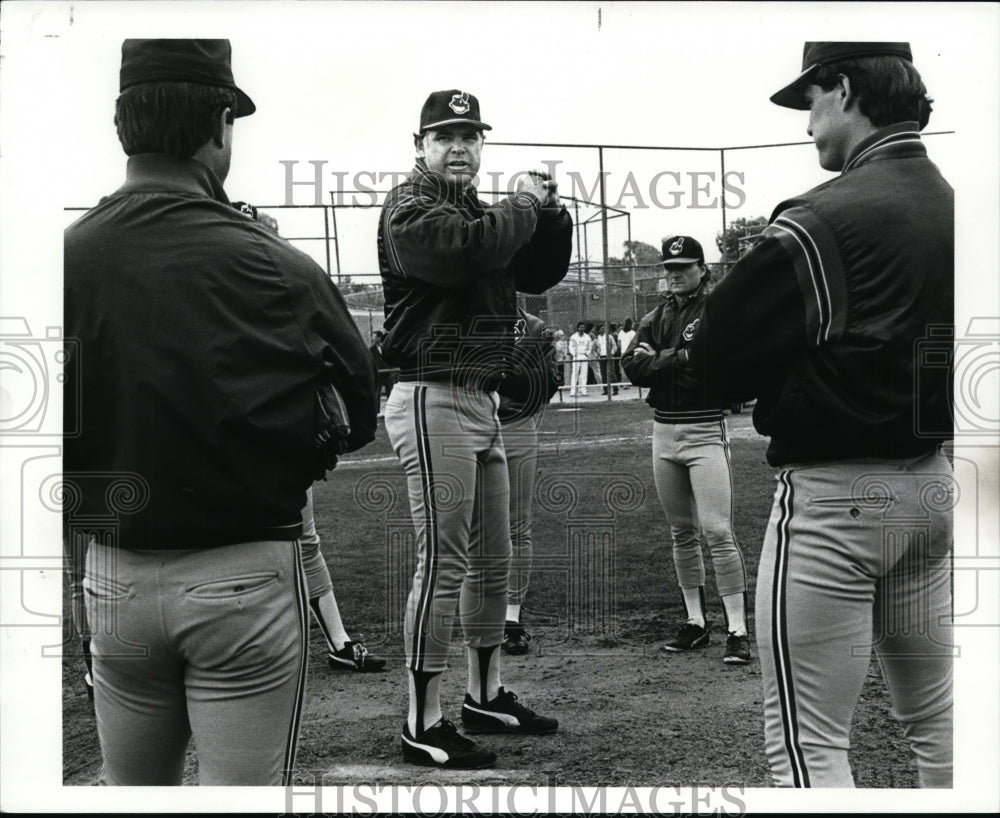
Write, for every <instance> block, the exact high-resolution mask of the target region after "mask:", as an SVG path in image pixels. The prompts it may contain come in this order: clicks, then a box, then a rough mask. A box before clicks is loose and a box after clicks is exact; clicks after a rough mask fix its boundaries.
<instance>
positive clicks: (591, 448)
mask: <svg viewBox="0 0 1000 818" xmlns="http://www.w3.org/2000/svg"><path fill="white" fill-rule="evenodd" d="M578 408H579V411H574V407H573V406H571V405H569V404H568V403H567V404H563V405H562V406H560V405H559V404H558V403H557V404H554V405H553V406H552V407H551V408H550V412H549V414H548V415H547V416H546V418H545V422H544V424H543V430H544V431H546V434H545V435H544V436H543V444H542V455H543V456H542V457H541V459H540V463H539V491H538V497H539V500H540V502H539V506H538V508H537V512H536V521H535V538H534V539H535V547H536V556H537V558H538V560H539V563H540V564H542V565H543V567H542V568H540V569H539V570H538V571H536V572H535V573H534V574H533V576H532V585H531V590H530V591H529V594H528V598H527V601H526V603H525V613H524V621H525V623H526V626H527V627H528V630H529V632H530V633H531V634H532V637H533V641H532V643H531V644H532V652H531V653H529V654H528V655H527V656H522V657H507V658H505V659H504V669H503V679H504V683H505V684H506V685H507V687H508V688H510V689H513V690H515V691H516V692H518V694H519V695H520V696H521V697H522V699H523V700H524V702H525V703H526V704H528V705H529V706H531V707H533V708H534V709H536V710H538V711H540V712H542V713H544V714H546V715H553V716H556V717H557V718H559V720H560V729H559V732H558V733H556V734H555V735H551V736H543V737H536V738H524V737H517V736H489V737H484V740H483V743H485V744H488V745H489V746H490V747H492V748H493V749H495V750H496V752H497V753H498V755H499V762H498V764H497V766H496V768H495V769H493V770H484V771H478V772H474V773H470V772H458V771H456V772H444V771H437V770H434V771H430V770H425V769H421V768H414V767H409V766H404V765H403V764H402V762H401V758H400V752H399V731H400V727H401V725H402V722H403V719H404V718H405V714H406V682H405V677H404V672H403V669H402V668H403V665H402V657H401V650H400V648H401V639H400V637H399V632H400V628H401V603H402V601H404V600H405V591H406V587H405V585H406V582H405V580H406V579H407V572H408V571H410V570H411V565H412V563H411V560H412V554H410V553H408V552H406V551H405V548H404V549H403V551H402V552H400V551H399V550H398V546H397V545H394V544H395V543H398V542H399V538H398V537H395V536H393V534H394V532H399V531H401V530H405V524H406V510H405V507H404V504H403V503H402V500H403V499H404V497H405V495H404V494H403V480H402V476H401V474H400V472H399V469H398V466H397V465H396V464H395V459H394V458H393V457H392V453H391V450H390V448H389V446H388V442H387V441H386V440H385V435H384V430H381V429H380V432H379V436H378V438H377V440H376V441H375V442H374V443H373V444H372V445H371V446H369V447H368V448H366V449H365V450H363V451H362V452H359V453H357V454H356V455H354V456H352V457H351V458H348V459H345V462H344V463H342V464H341V466H340V467H339V468H338V469H337V471H336V472H334V474H333V475H331V477H330V479H329V481H328V482H326V483H322V484H319V485H318V486H317V487H316V489H315V490H314V491H315V502H316V516H317V523H318V526H319V530H320V534H321V536H322V538H323V550H324V553H325V555H326V557H327V560H328V563H329V565H330V571H331V574H332V575H333V581H334V588H335V591H336V594H337V598H338V601H339V604H340V607H341V611H342V614H343V617H344V620H345V622H346V623H347V625H348V628H349V630H351V631H352V632H354V631H361V632H363V633H364V634H365V635H366V641H367V643H368V645H369V647H370V648H372V649H374V650H376V651H377V652H379V653H380V654H382V655H384V656H387V657H388V658H389V664H388V670H387V672H384V673H379V674H370V675H358V674H351V673H347V674H345V673H336V672H332V671H330V670H328V669H327V667H326V663H325V654H324V651H323V645H322V640H321V637H320V635H319V631H318V630H317V629H313V631H312V646H311V657H310V667H309V682H308V696H307V700H306V705H305V712H304V718H303V723H302V732H301V737H300V742H299V755H298V762H297V777H298V780H299V781H300V782H304V783H312V782H314V781H317V780H320V779H321V780H322V781H323V783H325V784H329V785H336V784H350V783H365V784H371V783H382V784H393V783H410V784H418V783H421V782H427V781H434V782H436V783H441V784H450V783H460V782H477V783H481V784H514V783H518V784H533V785H536V786H553V785H556V786H560V785H565V786H569V785H574V784H579V785H593V786H626V785H634V786H655V785H662V786H674V785H693V784H699V785H707V786H723V785H734V786H743V787H748V788H750V787H764V786H768V785H769V778H768V773H767V765H766V761H765V758H764V751H763V723H762V713H761V681H760V666H759V663H758V662H757V661H756V658H755V661H754V662H753V663H751V664H750V665H749V666H746V667H733V666H727V665H724V664H723V663H722V661H721V659H722V650H723V645H724V643H723V638H722V636H721V634H720V630H719V629H718V628H717V629H716V631H715V638H714V640H713V644H712V645H711V646H710V647H709V648H708V649H706V650H704V651H700V652H697V653H693V654H673V655H667V654H664V653H663V652H662V651H660V650H659V646H660V645H661V644H662V642H663V641H664V639H665V638H666V637H668V636H671V635H673V633H674V632H675V629H676V627H677V623H678V620H679V618H680V616H681V611H682V603H681V599H680V595H679V592H678V590H677V588H676V580H675V577H674V574H673V567H672V564H671V562H670V559H669V550H668V549H667V547H666V545H665V535H666V529H665V524H664V522H663V519H662V512H661V511H660V508H659V504H658V502H657V500H656V495H655V492H654V491H653V487H652V473H651V467H650V464H649V457H650V455H649V451H650V443H649V434H650V428H649V426H650V420H649V410H648V408H647V407H646V406H645V405H644V404H642V403H640V402H638V401H635V400H625V401H615V402H614V403H610V404H609V403H606V402H601V401H590V402H588V404H586V405H583V406H580V407H578ZM729 426H730V431H731V438H732V455H733V468H734V480H735V484H736V492H737V498H736V533H737V537H738V538H739V539H740V542H741V544H742V546H743V548H744V553H745V556H746V562H747V568H748V572H749V574H750V576H749V577H748V579H749V582H750V584H751V589H752V587H753V582H754V580H755V573H756V565H757V560H758V556H759V551H760V540H761V536H762V534H763V531H764V527H765V525H766V521H767V515H768V511H769V508H770V501H771V495H772V493H773V476H772V474H773V471H772V469H770V467H768V466H767V465H766V463H765V462H764V448H765V446H764V441H762V440H760V439H759V438H757V437H756V435H755V434H754V433H753V430H752V427H751V426H750V417H749V414H742V415H738V416H732V417H731V418H730V419H729ZM567 485H569V486H572V487H573V491H574V492H575V494H574V495H573V498H572V501H571V502H570V501H567V500H565V494H566V490H565V486H567ZM609 485H615V486H618V489H616V490H609V489H608V486H609ZM560 486H562V487H563V489H562V490H560ZM546 492H547V494H546ZM560 498H563V499H560ZM581 543H583V544H584V545H581ZM587 543H589V545H586V544H587ZM581 548H583V550H582V551H581V550H580V549H581ZM574 549H575V550H574ZM587 549H589V550H587ZM595 549H596V550H595ZM601 549H605V550H604V551H602V550H601ZM588 555H589V556H588ZM584 557H585V558H584ZM600 560H603V561H600ZM597 566H602V567H600V568H598V567H597ZM708 570H709V579H708V583H707V589H706V590H707V591H708V596H709V609H708V614H709V618H710V619H712V620H714V621H715V622H721V621H722V609H721V605H720V604H719V601H718V597H717V595H716V594H715V593H714V584H713V583H714V581H713V578H712V576H711V565H710V562H709V564H708ZM588 571H589V572H590V573H589V574H587V572H588ZM584 574H586V576H584ZM584 587H586V588H588V589H589V591H588V593H587V594H584V595H581V593H580V589H581V588H584ZM750 598H751V604H752V590H751V594H750ZM581 600H582V601H581ZM751 627H752V619H751ZM81 669H82V660H80V659H79V658H76V657H72V656H69V657H67V658H66V659H65V660H64V666H63V679H64V696H63V741H64V746H63V776H64V782H65V783H66V784H68V785H74V784H81V785H86V784H91V783H93V781H94V780H95V778H96V775H97V773H98V770H99V764H100V761H99V760H100V752H99V747H98V743H97V738H96V731H95V726H94V718H93V712H92V708H91V705H90V703H89V702H88V700H87V698H86V695H85V692H84V687H83V680H82V671H81ZM464 678H465V659H464V656H463V655H462V649H461V647H460V646H459V645H458V643H457V642H456V645H455V648H454V657H453V659H452V662H451V669H450V671H449V672H447V673H446V674H445V677H444V682H443V685H442V688H443V689H442V699H443V703H444V707H445V711H446V714H447V715H449V716H450V717H451V718H453V719H455V720H456V721H457V720H458V716H459V710H460V706H461V701H462V697H463V694H464ZM851 740H852V752H851V762H852V766H853V768H854V771H855V778H856V780H857V782H858V784H859V785H860V786H872V787H915V786H916V772H915V769H914V767H913V764H912V762H911V761H910V758H909V754H908V751H907V750H906V748H905V746H904V744H903V740H902V737H901V734H900V731H899V729H898V727H897V725H896V723H895V722H894V721H893V719H892V717H891V715H890V712H889V704H888V698H887V695H886V693H885V687H884V683H883V682H882V679H881V676H880V672H879V669H878V665H877V663H875V662H872V664H871V667H870V670H869V675H868V680H867V683H866V685H865V688H864V691H863V694H862V697H861V700H860V702H859V704H858V707H857V710H856V712H855V718H854V727H853V730H852V737H851ZM188 761H189V763H188V766H187V770H186V774H185V783H196V781H197V766H196V765H197V762H196V759H195V757H194V753H193V752H190V753H189V760H188Z"/></svg>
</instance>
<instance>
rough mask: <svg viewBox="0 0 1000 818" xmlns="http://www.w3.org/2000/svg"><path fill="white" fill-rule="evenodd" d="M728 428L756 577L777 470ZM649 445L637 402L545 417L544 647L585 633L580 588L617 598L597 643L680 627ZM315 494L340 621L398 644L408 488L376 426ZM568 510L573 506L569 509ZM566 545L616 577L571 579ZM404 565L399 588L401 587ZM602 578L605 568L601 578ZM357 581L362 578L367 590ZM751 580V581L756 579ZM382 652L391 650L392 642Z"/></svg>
mask: <svg viewBox="0 0 1000 818" xmlns="http://www.w3.org/2000/svg"><path fill="white" fill-rule="evenodd" d="M730 426H731V428H732V431H733V432H734V433H735V434H736V435H737V437H736V439H735V440H734V441H733V466H734V471H735V474H734V475H733V478H734V481H735V484H736V485H737V487H738V492H737V494H736V498H735V515H734V517H735V525H736V535H737V537H738V539H739V541H740V542H741V543H742V544H743V546H744V549H745V552H746V557H747V560H746V561H747V567H748V569H749V570H751V571H752V570H753V568H754V567H755V566H756V564H757V556H758V554H759V549H760V542H761V539H762V537H763V532H764V527H765V525H766V523H767V515H768V513H769V511H770V503H771V496H772V494H773V492H774V480H773V476H772V475H773V470H772V469H771V468H770V467H769V466H768V465H767V464H766V462H765V460H764V448H765V442H764V441H763V440H762V439H760V438H758V437H756V436H755V435H753V436H748V435H740V431H741V430H742V431H749V430H750V428H749V427H750V417H749V415H740V416H733V417H731V418H730ZM650 435H651V422H650V411H649V408H648V407H647V406H646V404H645V403H644V402H640V401H637V400H627V401H621V400H619V401H614V402H610V403H609V402H604V401H595V402H592V403H587V404H581V408H580V409H579V410H573V409H571V408H570V407H569V404H564V405H563V406H560V405H559V404H558V403H556V404H553V405H552V406H550V407H549V408H548V411H547V412H546V414H545V417H544V419H543V423H542V432H541V441H542V442H541V446H540V457H539V477H538V484H537V486H536V488H537V491H536V495H537V496H540V497H541V498H542V501H541V502H537V501H536V503H535V513H534V522H533V542H534V549H535V555H536V558H537V560H536V561H537V566H538V567H536V569H535V570H534V571H533V573H532V577H531V586H530V589H529V591H528V598H527V601H526V603H525V606H526V613H525V617H526V620H527V621H529V622H534V623H535V624H536V626H538V625H545V626H547V627H549V628H551V629H553V632H550V633H549V639H551V638H552V637H553V636H554V635H555V633H554V630H555V629H571V628H573V626H574V625H575V626H577V628H576V629H577V630H579V629H580V626H586V625H587V624H588V623H586V622H574V621H571V619H572V617H571V611H570V599H569V596H570V592H571V591H572V590H573V588H572V586H573V584H574V583H575V582H576V581H577V580H585V579H589V580H592V581H593V582H595V583H599V584H600V585H601V586H602V587H601V588H600V589H598V590H600V591H602V592H603V591H604V590H607V591H608V592H609V595H613V597H614V610H613V611H608V610H607V605H606V604H605V605H602V606H601V607H602V610H599V611H594V612H592V613H593V614H594V615H595V616H600V617H601V618H602V622H603V627H604V628H605V629H606V630H607V632H606V633H603V634H599V635H605V636H609V637H610V636H615V635H617V636H620V637H622V638H627V639H637V638H650V639H660V638H662V637H663V636H664V635H665V633H666V632H665V630H664V623H666V624H669V627H670V628H672V627H673V622H674V620H675V619H678V618H680V617H682V614H683V604H682V601H681V598H680V594H679V591H678V589H677V583H676V578H675V574H674V569H673V563H672V561H671V556H670V548H669V543H668V533H667V528H666V524H665V521H664V518H663V512H662V510H661V508H660V505H659V501H658V500H657V497H656V492H655V489H654V487H653V478H652V465H651V454H650V452H651V443H650ZM609 487H612V488H611V489H610V492H611V493H612V497H611V502H610V503H609V501H608V498H607V497H606V495H607V494H608V493H609ZM313 493H314V503H315V509H316V522H317V526H318V529H319V533H320V536H321V537H322V539H323V543H324V552H325V553H326V554H327V559H328V563H329V566H330V572H331V574H332V575H333V577H334V586H335V591H336V594H337V599H338V602H339V604H340V607H341V610H342V612H343V615H344V617H345V621H347V622H350V623H354V624H356V625H357V626H358V627H359V628H360V629H362V630H364V631H365V633H366V634H367V635H368V636H369V638H376V639H377V638H378V637H379V636H380V635H381V634H385V635H387V636H393V635H394V634H395V633H398V628H397V630H396V631H393V627H394V625H396V624H398V623H396V622H395V620H394V615H395V613H396V612H397V611H399V610H400V608H401V605H402V604H403V602H404V601H405V596H406V593H407V592H408V590H409V580H410V578H411V577H412V561H411V559H412V556H411V555H410V554H408V553H407V555H406V556H408V557H410V559H407V560H406V564H405V565H399V566H397V565H395V564H394V563H396V562H398V558H399V557H400V556H402V554H400V551H401V550H402V549H399V548H398V546H397V545H396V544H395V543H396V541H397V540H398V536H397V535H399V534H401V533H402V534H404V535H405V534H406V533H407V532H408V529H409V527H410V518H409V507H408V505H407V501H406V494H405V481H404V479H403V476H402V471H401V469H400V468H399V466H398V464H397V461H396V458H395V456H394V455H393V454H392V449H391V447H390V446H389V443H388V440H387V439H386V437H385V432H384V429H382V428H381V427H380V429H379V435H378V437H377V438H376V440H375V442H374V443H372V444H371V445H370V446H368V447H367V448H365V449H364V450H363V451H361V452H359V453H357V454H356V455H355V456H353V457H351V458H348V459H345V462H343V463H342V464H341V466H339V467H338V469H337V470H336V471H335V472H333V473H331V475H330V477H329V480H328V481H327V482H326V483H320V484H318V485H317V486H315V487H314V489H313ZM567 494H575V497H574V498H573V499H572V500H570V499H567V498H566V497H565V496H563V495H567ZM546 498H547V501H546ZM569 503H572V506H571V507H568V508H565V506H567V504H569ZM622 509H624V510H622ZM571 538H576V539H578V540H579V539H580V538H590V539H591V540H592V541H596V540H598V539H600V540H602V541H603V543H605V545H606V548H609V549H610V551H611V552H613V567H612V570H613V575H611V576H606V575H605V576H599V577H586V578H581V577H574V576H571V565H570V561H571V560H572V559H574V557H576V558H580V557H579V555H575V554H570V553H569V549H570V543H569V542H568V540H569V539H571ZM591 550H599V548H598V547H596V546H595V547H594V548H592V549H591ZM595 558H596V557H595ZM397 567H398V568H399V571H398V574H399V576H400V578H401V579H403V583H402V587H400V585H399V584H397V583H396V582H395V581H394V579H395V575H396V574H397V571H396V568H397ZM706 568H707V570H708V571H709V580H708V586H709V592H710V593H709V597H710V599H709V606H710V610H709V615H710V618H712V619H714V620H715V621H716V622H721V621H722V608H721V605H720V604H719V602H718V598H717V597H715V598H713V597H712V594H711V589H712V587H714V586H713V585H712V583H713V580H712V578H711V562H710V561H706ZM607 569H608V566H604V567H603V573H605V574H606V573H607ZM360 578H364V580H363V582H361V583H359V582H358V580H359V579H360ZM748 579H749V581H750V582H752V581H753V575H751V576H750V577H749V578H748ZM383 580H389V581H388V582H386V581H383ZM400 594H401V596H399V595H400ZM595 604H598V602H595ZM577 607H579V606H578V605H577V606H574V610H575V609H576V608H577ZM580 613H581V614H584V613H586V612H580ZM609 613H610V615H608V614H609ZM362 626H363V627H362ZM585 629H588V630H590V631H591V632H595V631H596V630H600V629H601V625H599V624H598V623H594V622H591V623H590V627H589V628H585ZM397 641H398V640H397ZM386 649H387V650H393V649H395V643H393V644H392V646H386Z"/></svg>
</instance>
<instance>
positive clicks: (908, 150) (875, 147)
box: [843, 122, 927, 173]
mask: <svg viewBox="0 0 1000 818" xmlns="http://www.w3.org/2000/svg"><path fill="white" fill-rule="evenodd" d="M926 155H927V149H926V148H925V147H924V143H923V141H922V140H921V139H920V126H919V125H918V124H917V123H916V122H897V123H896V124H894V125H888V126H887V127H885V128H879V129H878V130H877V131H875V133H873V134H871V135H870V136H867V137H865V138H864V139H862V140H861V142H859V143H858V144H857V145H856V146H855V148H854V150H853V151H851V154H850V156H848V157H847V161H846V162H844V170H843V172H844V173H847V171H849V170H854V168H857V167H860V166H861V165H866V164H868V163H869V162H876V161H878V160H880V159H899V158H903V157H911V156H926Z"/></svg>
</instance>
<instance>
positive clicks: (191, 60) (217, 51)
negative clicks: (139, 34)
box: [118, 39, 257, 116]
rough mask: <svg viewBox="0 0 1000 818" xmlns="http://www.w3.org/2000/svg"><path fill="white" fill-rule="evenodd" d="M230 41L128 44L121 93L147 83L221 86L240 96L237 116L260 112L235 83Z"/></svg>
mask: <svg viewBox="0 0 1000 818" xmlns="http://www.w3.org/2000/svg"><path fill="white" fill-rule="evenodd" d="M232 54H233V51H232V47H231V46H230V45H229V40H164V39H156V40H125V42H123V43H122V67H121V73H120V74H119V89H118V90H119V91H124V90H125V89H126V88H131V87H132V86H133V85H139V84H140V83H143V82H193V83H196V84H198V85H217V86H219V87H222V88H231V89H232V90H233V91H235V92H236V110H235V111H234V112H233V116H250V114H252V113H253V112H254V111H256V110H257V106H256V105H254V104H253V100H252V99H250V97H248V96H247V95H246V94H245V93H244V92H243V91H241V90H240V89H239V88H237V87H236V82H235V81H234V80H233V68H232Z"/></svg>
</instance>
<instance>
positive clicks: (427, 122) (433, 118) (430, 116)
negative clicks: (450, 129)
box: [417, 89, 493, 134]
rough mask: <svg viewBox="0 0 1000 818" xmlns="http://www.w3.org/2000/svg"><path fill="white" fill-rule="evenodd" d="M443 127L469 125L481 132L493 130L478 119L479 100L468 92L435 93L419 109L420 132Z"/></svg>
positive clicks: (453, 90)
mask: <svg viewBox="0 0 1000 818" xmlns="http://www.w3.org/2000/svg"><path fill="white" fill-rule="evenodd" d="M445 125H471V126H472V127H473V128H477V129H478V130H481V131H491V130H493V129H492V128H491V127H490V126H489V125H487V124H486V123H485V122H483V121H482V120H480V118H479V100H478V99H476V98H475V97H474V96H473V95H472V94H470V93H469V92H468V91H458V90H456V89H452V90H451V91H435V92H434V93H433V94H431V95H430V96H429V97H427V102H425V103H424V107H423V108H421V109H420V130H419V131H418V132H417V133H418V134H422V133H423V132H424V131H431V130H434V129H437V128H443V127H444V126H445Z"/></svg>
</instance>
